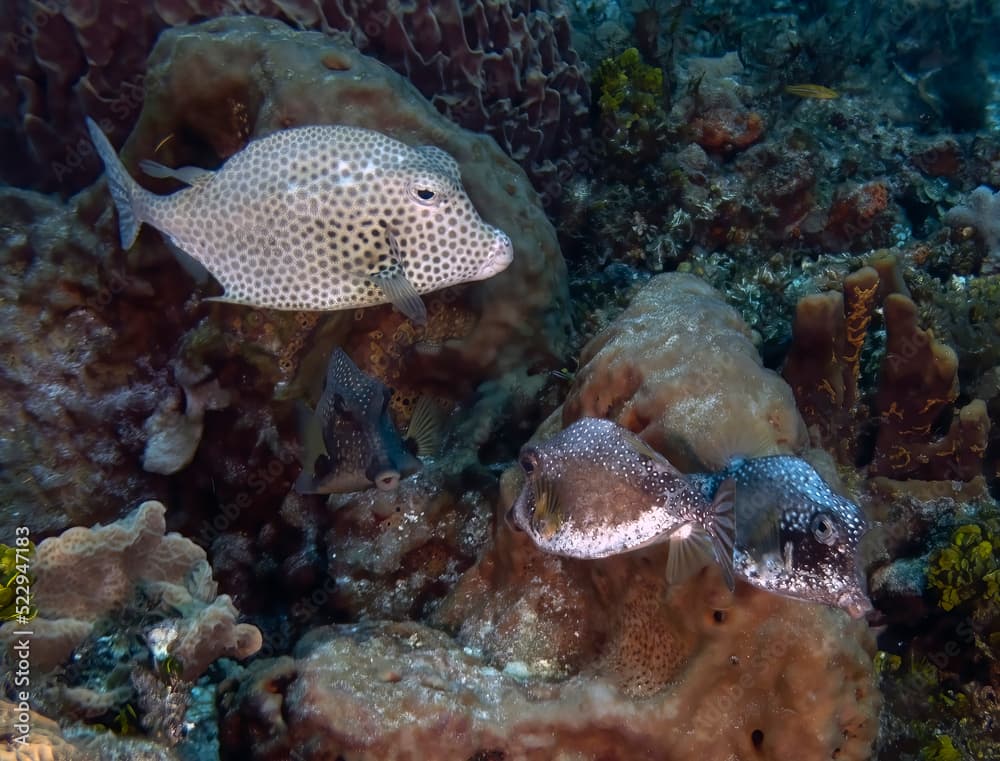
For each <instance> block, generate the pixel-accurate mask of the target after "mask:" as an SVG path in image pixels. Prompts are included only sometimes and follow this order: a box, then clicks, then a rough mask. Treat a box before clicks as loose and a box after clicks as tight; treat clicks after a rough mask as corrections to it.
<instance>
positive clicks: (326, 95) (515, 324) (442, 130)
mask: <svg viewBox="0 0 1000 761" xmlns="http://www.w3.org/2000/svg"><path fill="white" fill-rule="evenodd" d="M331 56H333V57H336V59H337V62H338V63H337V67H336V69H334V70H331V69H330V68H329V62H330V58H331ZM262 72H267V74H264V73H262ZM278 72H281V76H278V74H277V73H278ZM146 79H147V85H148V87H149V96H148V97H147V98H146V100H145V102H144V105H143V110H142V114H141V116H140V118H139V122H138V125H137V126H136V130H135V132H134V133H133V135H132V138H131V139H130V141H129V143H128V144H127V145H126V147H125V151H124V155H125V158H126V161H128V159H129V157H133V156H134V157H136V158H148V157H150V156H154V155H158V160H161V161H164V162H165V163H168V164H171V165H186V164H192V163H194V164H198V163H204V162H205V160H206V158H205V156H204V155H203V153H204V150H205V147H206V146H210V147H211V151H212V152H213V153H214V154H215V156H214V157H213V158H211V159H208V160H210V161H216V160H219V159H224V158H228V157H229V156H230V155H232V154H233V153H234V152H236V151H238V150H240V149H241V148H242V147H243V145H244V144H245V142H246V141H247V140H248V139H249V138H252V137H256V136H260V135H264V134H267V133H270V132H272V131H274V130H276V129H281V128H284V127H289V126H295V125H299V124H311V123H317V122H320V123H343V124H351V125H354V126H360V127H368V128H372V129H377V130H379V131H381V132H384V133H386V134H389V135H392V136H394V137H397V138H399V139H400V140H403V141H404V142H407V143H410V144H413V145H421V144H430V145H436V146H438V147H440V148H442V149H444V150H445V151H447V152H448V153H449V154H450V155H452V156H453V157H454V158H455V159H456V161H458V163H459V165H460V168H461V173H462V181H463V184H464V186H465V188H466V190H467V191H468V193H469V196H470V197H471V198H472V200H473V202H474V203H475V205H476V207H477V208H478V209H480V210H481V211H482V213H483V215H484V218H485V219H487V221H489V222H490V223H491V224H494V225H496V226H497V227H499V228H501V229H502V230H504V231H506V232H508V234H509V235H510V236H511V239H512V241H513V244H514V251H515V256H514V262H513V264H511V266H510V267H509V268H508V269H507V271H505V272H503V273H501V274H500V275H498V276H496V277H494V278H491V279H489V280H487V281H484V282H482V283H475V284H473V285H472V286H469V287H460V288H455V289H449V290H448V291H447V292H441V293H437V294H432V295H431V296H430V297H429V298H428V299H427V305H428V312H429V315H430V320H431V322H430V324H429V325H428V328H427V329H426V331H425V332H422V333H418V332H417V331H415V330H414V329H412V328H407V327H405V326H402V325H401V322H402V321H401V320H399V319H397V318H395V317H393V316H392V310H391V309H390V308H384V309H381V310H375V311H376V312H378V314H377V315H376V316H375V317H370V315H369V314H368V312H367V311H366V312H364V313H358V315H357V316H358V318H359V322H363V323H364V324H363V325H357V324H356V325H355V326H354V327H355V329H357V330H360V329H363V328H367V329H368V330H379V331H381V333H382V336H383V337H384V338H385V337H389V338H388V340H390V341H393V342H397V343H395V344H394V345H393V346H389V347H386V346H385V341H384V340H383V341H376V342H373V343H377V344H379V347H380V353H382V354H386V353H389V354H391V353H392V352H396V353H397V354H400V353H403V352H405V353H407V354H408V356H409V358H410V362H409V371H410V372H409V375H410V378H409V379H410V380H411V381H412V380H413V379H414V377H415V376H416V375H429V374H437V376H438V378H437V379H436V380H439V381H440V382H441V383H442V384H449V383H451V382H452V381H453V379H454V378H455V377H456V376H465V377H468V378H469V379H470V383H473V384H474V383H476V382H477V381H478V380H480V379H481V378H482V377H483V375H484V374H492V373H493V372H501V373H502V372H504V371H506V370H507V369H510V368H511V367H513V366H517V365H523V364H531V363H532V362H534V361H538V360H542V359H551V357H553V356H560V355H561V354H562V353H563V350H564V347H565V341H566V333H567V331H568V324H567V322H566V317H565V312H564V310H563V305H564V304H565V301H566V298H567V293H566V285H565V264H564V263H563V261H562V257H561V255H560V253H559V249H558V244H557V241H556V237H555V232H554V230H553V228H552V226H551V224H550V223H549V221H548V220H547V218H546V217H545V214H544V212H543V210H542V209H541V207H540V206H539V205H538V197H537V196H536V195H535V193H534V192H533V191H532V189H531V187H530V184H529V183H528V182H527V181H526V179H525V177H524V174H523V173H522V172H521V171H520V169H519V168H518V167H517V166H516V165H515V164H514V163H513V162H512V161H510V160H509V159H507V158H506V157H505V156H504V155H503V154H502V153H501V152H500V151H499V150H498V149H497V147H496V144H495V143H494V142H493V141H492V140H490V139H489V138H487V137H484V136H482V135H474V134H472V133H469V132H466V131H464V130H462V129H460V128H458V127H456V126H455V125H453V124H451V123H450V122H448V121H447V120H446V119H444V118H443V117H441V116H440V114H438V113H437V112H435V111H434V109H433V108H431V106H430V105H429V104H428V103H427V102H426V101H425V100H424V99H423V98H422V97H421V96H420V95H419V94H418V93H417V92H416V91H415V90H414V89H413V87H412V86H410V85H409V84H408V83H407V82H406V81H405V80H403V79H402V78H400V77H398V76H397V75H395V74H394V73H393V72H392V71H391V70H389V69H387V68H386V67H385V66H383V65H381V64H379V63H378V62H376V61H374V60H372V59H371V58H369V57H367V56H363V55H361V54H360V53H358V51H357V50H355V49H354V48H352V47H351V46H350V45H346V44H344V43H343V42H337V41H335V40H333V39H331V38H330V37H325V36H323V35H321V34H318V33H313V32H295V31H292V30H290V29H288V28H287V27H286V26H284V25H282V24H280V23H278V22H275V21H269V20H265V19H259V18H229V19H219V20H216V21H211V22H207V23H205V24H201V25H198V26H196V27H191V28H183V29H175V30H170V31H167V32H165V33H164V34H163V35H162V36H161V38H160V40H159V41H158V43H157V46H156V48H155V49H154V51H153V52H152V54H151V56H150V60H149V71H148V74H147V78H146ZM170 135H173V136H174V137H173V139H171V140H170V141H169V142H168V143H167V144H166V146H165V147H164V148H162V149H161V150H160V151H159V154H157V146H158V145H159V144H160V143H161V141H163V140H164V138H165V137H167V136H170ZM151 184H155V183H151ZM160 187H161V188H162V189H163V190H166V189H167V187H168V186H166V185H161V186H160ZM438 302H440V303H438ZM369 311H370V310H369ZM526 324H530V325H534V326H535V327H534V328H533V329H531V330H525V325H526ZM322 329H323V327H322V325H320V324H318V325H317V327H316V330H319V331H321V330H322ZM407 331H409V332H407ZM341 336H343V331H341ZM356 341H358V342H365V341H363V340H362V339H356ZM326 348H327V352H328V350H329V346H328V345H327V347H326ZM367 353H368V352H367V351H359V352H358V356H364V355H365V354H367ZM371 353H372V357H373V361H375V360H376V359H377V358H376V357H375V354H376V352H371ZM283 359H284V357H283ZM394 359H395V358H394ZM414 362H416V363H417V366H416V367H415V366H414ZM390 385H391V381H390Z"/></svg>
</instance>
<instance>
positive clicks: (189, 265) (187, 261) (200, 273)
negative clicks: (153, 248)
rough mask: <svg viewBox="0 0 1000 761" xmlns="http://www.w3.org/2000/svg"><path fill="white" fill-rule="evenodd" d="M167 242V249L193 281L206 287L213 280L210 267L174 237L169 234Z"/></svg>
mask: <svg viewBox="0 0 1000 761" xmlns="http://www.w3.org/2000/svg"><path fill="white" fill-rule="evenodd" d="M165 240H166V242H167V248H169V249H170V251H171V253H173V255H174V258H175V259H177V262H178V263H179V264H180V265H181V267H183V268H184V271H185V272H187V273H188V274H189V275H190V276H191V279H192V280H194V282H195V283H196V284H197V285H198V286H199V287H202V286H204V285H205V284H206V283H208V282H209V281H210V280H211V279H212V273H211V272H209V271H208V267H206V266H205V265H204V264H202V263H201V262H200V261H199V260H198V259H196V258H195V257H193V256H192V255H191V254H189V253H188V252H187V251H185V250H184V249H183V248H181V247H180V245H179V244H178V243H177V241H175V240H174V239H173V237H171V236H170V235H169V234H168V235H167V236H166V238H165ZM210 298H212V297H210ZM218 300H220V301H221V300H222V298H221V297H219V299H218Z"/></svg>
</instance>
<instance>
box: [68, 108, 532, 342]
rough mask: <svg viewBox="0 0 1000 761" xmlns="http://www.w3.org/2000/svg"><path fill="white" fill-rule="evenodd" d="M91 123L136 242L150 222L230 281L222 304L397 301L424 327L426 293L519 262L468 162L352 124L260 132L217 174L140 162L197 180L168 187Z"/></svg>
mask: <svg viewBox="0 0 1000 761" xmlns="http://www.w3.org/2000/svg"><path fill="white" fill-rule="evenodd" d="M87 128H88V130H89V131H90V136H91V139H92V140H93V142H94V145H95V147H96V148H97V152H98V155H99V156H100V157H101V160H102V161H103V162H104V166H105V169H106V171H107V176H108V185H109V187H110V190H111V195H112V197H113V199H114V201H115V206H116V207H117V208H118V222H119V228H120V233H121V242H122V247H123V248H126V249H127V248H130V247H131V246H132V244H133V243H134V242H135V239H136V236H137V235H138V233H139V227H140V225H142V223H144V222H146V223H149V224H151V225H152V226H153V227H155V228H156V229H158V230H160V231H161V232H162V233H164V234H165V235H166V236H167V237H168V238H169V239H170V241H171V242H172V243H173V244H174V245H175V246H176V247H177V248H179V249H181V250H182V251H183V252H185V253H186V254H188V255H190V256H191V257H193V258H194V259H195V260H196V261H197V262H198V263H199V264H201V265H202V266H203V267H204V268H205V269H207V270H208V272H209V273H211V274H212V275H213V276H214V277H215V278H216V279H217V280H218V281H219V282H220V283H221V285H222V286H223V288H224V289H225V292H224V293H223V295H222V296H219V297H216V298H215V300H217V301H227V302H233V303H238V304H247V305H251V306H256V307H268V308H272V309H287V310H309V311H323V310H337V309H348V308H352V307H364V306H373V305H376V304H386V303H392V304H393V305H394V306H395V307H396V308H397V309H399V310H400V311H401V312H403V313H404V314H405V315H406V316H407V317H409V318H410V319H411V320H413V321H414V322H417V323H423V322H425V321H426V318H427V311H426V308H425V306H424V303H423V301H422V300H421V298H420V294H423V293H429V292H431V291H436V290H439V289H441V288H446V287H448V286H451V285H456V284H458V283H465V282H469V281H474V280H484V279H486V278H489V277H492V276H493V275H496V274H497V273H498V272H501V271H503V270H504V269H506V268H507V266H508V265H509V264H510V263H511V261H512V258H513V246H512V244H511V240H510V238H509V237H508V236H507V234H506V233H504V232H503V231H502V230H499V229H497V228H496V227H492V226H491V225H488V224H486V223H485V222H484V221H483V220H482V218H481V217H480V216H479V213H478V212H477V211H476V208H475V207H474V206H473V204H472V201H471V200H470V199H469V196H468V195H467V194H466V193H465V190H464V189H463V188H462V182H461V176H460V174H459V169H458V164H457V162H456V161H455V160H454V159H453V158H452V157H451V156H450V155H448V154H447V153H446V152H445V151H443V150H441V149H440V148H437V147H434V146H419V147H411V146H408V145H406V144H404V143H401V142H400V141H398V140H394V139H393V138H390V137H388V136H386V135H383V134H381V133H379V132H374V131H372V130H368V129H362V128H359V127H348V126H312V127H296V128H292V129H286V130H282V131H279V132H275V133H273V134H271V135H268V136H266V137H263V138H259V139H257V140H253V141H251V142H250V143H248V144H247V146H246V147H245V148H244V149H243V150H241V151H240V152H239V153H236V154H235V155H233V156H232V157H230V158H229V160H228V161H226V163H225V164H223V165H222V166H221V167H220V168H219V169H218V170H215V171H210V170H207V169H201V168H198V167H181V168H178V169H171V168H168V167H165V166H162V165H161V164H157V163H155V162H151V161H143V162H141V166H142V168H143V171H145V172H146V173H147V174H149V175H151V176H154V177H171V178H174V179H176V180H179V181H181V182H183V183H185V184H187V185H188V186H189V187H187V188H185V189H183V190H179V191H177V192H176V193H173V194H171V195H166V196H160V195H156V194H154V193H152V192H150V191H148V190H145V189H144V188H142V187H140V186H139V184H138V183H137V182H136V181H135V180H134V179H133V178H132V177H131V176H130V175H129V174H128V172H126V170H125V167H124V166H123V165H122V163H121V161H120V160H119V158H118V155H117V154H116V153H115V151H114V149H113V148H112V147H111V144H110V143H109V142H108V140H107V138H106V137H105V136H104V133H102V132H101V130H100V128H98V126H97V125H96V124H95V123H94V122H93V121H91V120H90V119H88V120H87Z"/></svg>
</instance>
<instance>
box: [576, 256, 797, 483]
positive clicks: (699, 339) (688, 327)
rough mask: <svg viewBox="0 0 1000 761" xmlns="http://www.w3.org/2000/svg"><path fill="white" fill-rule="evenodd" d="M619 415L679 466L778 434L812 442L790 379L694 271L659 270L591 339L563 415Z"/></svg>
mask: <svg viewBox="0 0 1000 761" xmlns="http://www.w3.org/2000/svg"><path fill="white" fill-rule="evenodd" d="M583 416H591V417H605V418H611V419H614V420H616V421H617V422H619V423H621V424H622V425H624V426H625V427H626V428H628V429H630V430H632V431H634V432H635V433H638V434H640V435H641V436H642V437H643V438H644V439H645V440H646V441H647V442H648V443H649V444H650V445H652V446H653V447H654V448H655V449H657V450H659V451H661V452H663V453H664V454H665V455H666V456H667V457H668V458H669V459H670V460H671V462H673V463H675V464H676V465H677V466H678V467H680V468H681V469H688V470H694V469H697V468H699V467H702V466H703V465H705V464H711V463H717V462H718V461H719V460H720V459H722V460H724V459H725V458H727V457H729V456H730V455H732V454H733V453H734V450H735V451H740V450H742V453H743V454H746V453H748V452H752V451H756V448H757V445H758V444H759V442H762V441H763V442H770V443H772V444H774V445H775V446H777V447H779V448H781V449H783V450H785V451H788V450H795V449H797V448H800V447H801V446H803V445H804V443H805V441H806V436H805V426H804V425H803V423H802V419H801V418H800V417H799V414H798V412H797V411H796V410H795V405H794V399H793V396H792V394H791V391H790V390H789V388H788V386H787V385H786V384H785V383H783V382H782V380H781V378H780V377H778V375H777V374H775V373H773V372H772V371H770V370H767V369H766V368H764V367H763V366H762V363H761V361H760V356H759V355H758V354H757V349H756V348H755V347H754V345H753V342H752V341H751V339H750V331H749V329H748V328H747V326H746V324H745V323H744V322H743V320H742V319H740V317H739V315H738V314H737V313H736V311H735V310H734V309H732V308H731V307H729V306H727V305H726V303H725V302H724V301H723V299H722V297H721V295H720V294H719V293H718V292H717V291H715V290H714V289H713V288H712V287H711V286H709V285H708V284H707V283H705V282H704V281H702V280H700V279H699V278H697V277H695V276H693V275H683V274H666V275H660V276H658V277H655V278H653V279H652V280H651V281H650V282H649V283H648V284H647V285H646V286H645V287H643V289H642V290H641V291H640V292H639V293H638V294H637V295H636V296H635V298H634V299H633V301H632V303H631V304H630V305H629V307H628V309H626V310H625V312H624V313H623V314H622V315H621V316H620V317H619V318H618V319H617V320H616V321H615V322H614V323H613V324H612V325H611V326H609V327H608V328H607V329H606V330H605V331H604V332H602V333H601V334H600V335H598V336H597V337H595V338H594V339H593V340H591V341H590V343H588V344H587V345H586V346H585V347H584V349H583V351H582V353H581V355H580V370H579V372H578V373H577V376H576V379H575V381H574V384H573V387H572V389H570V393H569V396H568V398H567V400H566V404H565V406H564V408H563V423H564V424H569V423H571V422H573V421H574V420H576V419H578V418H580V417H583Z"/></svg>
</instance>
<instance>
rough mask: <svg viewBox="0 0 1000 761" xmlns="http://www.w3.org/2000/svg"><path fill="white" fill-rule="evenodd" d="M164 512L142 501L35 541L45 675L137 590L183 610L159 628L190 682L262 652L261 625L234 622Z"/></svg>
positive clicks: (39, 658)
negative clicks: (109, 519)
mask: <svg viewBox="0 0 1000 761" xmlns="http://www.w3.org/2000/svg"><path fill="white" fill-rule="evenodd" d="M164 514H165V508H164V507H163V505H162V504H160V503H159V502H145V503H143V504H142V505H140V506H139V507H138V508H136V510H135V511H134V512H133V513H131V514H130V515H129V516H128V517H127V518H125V519H123V520H121V521H118V522H117V523H112V524H110V525H107V526H98V527H95V528H83V527H75V528H71V529H69V530H67V531H65V532H63V534H61V535H60V536H58V537H53V538H51V539H46V540H45V541H43V542H41V543H40V544H39V545H38V550H37V553H36V555H35V562H34V565H33V567H32V571H33V573H34V574H35V582H34V584H33V586H32V594H33V602H34V604H35V605H36V606H37V608H38V618H37V619H35V621H33V626H34V628H35V631H36V637H35V640H34V642H33V645H35V644H37V647H34V646H33V650H32V666H33V668H35V669H37V670H38V672H46V671H51V670H52V669H54V668H55V667H57V666H58V665H60V664H61V663H62V662H63V661H64V660H65V659H66V657H67V656H68V655H69V654H70V652H71V651H72V650H73V649H74V648H75V647H77V646H79V645H80V644H81V643H82V642H83V640H84V639H85V638H86V637H87V636H89V634H90V632H91V630H92V629H93V623H94V622H96V621H97V620H98V619H99V618H102V617H104V616H107V615H109V614H112V613H115V612H117V611H119V610H120V609H122V608H123V607H125V606H126V605H127V604H129V603H131V602H132V601H133V600H134V599H135V597H136V594H137V591H138V590H139V589H140V587H141V589H142V591H143V594H144V595H145V596H147V597H148V598H150V599H152V600H157V601H158V602H160V603H162V605H163V608H164V610H165V611H175V612H176V611H182V612H183V614H182V616H181V617H180V618H177V619H176V620H175V621H173V623H171V624H169V625H168V624H161V625H160V626H163V627H169V628H170V630H171V632H172V638H171V641H170V645H169V652H170V653H171V654H173V655H174V656H175V657H176V658H177V659H178V661H179V662H180V663H181V665H182V672H181V676H183V677H184V678H185V679H188V680H193V679H195V678H196V677H198V676H199V675H200V674H201V673H203V672H204V671H205V669H206V668H208V666H209V665H210V664H211V663H212V662H213V661H215V660H216V659H217V658H221V657H224V656H226V657H235V658H245V657H247V656H249V655H252V654H253V653H255V652H256V651H257V650H259V649H260V646H261V635H260V632H259V631H258V630H257V628H256V627H255V626H251V625H250V624H238V623H236V620H237V617H238V613H237V611H236V608H235V607H234V606H233V604H232V601H231V600H230V598H229V597H228V596H227V595H221V596H218V597H217V596H216V585H215V582H214V581H213V580H212V571H211V568H210V567H209V565H208V562H207V561H206V559H205V551H204V550H203V549H201V548H200V547H198V545H196V544H194V543H193V542H191V541H189V540H187V539H185V538H184V537H182V536H180V535H179V534H166V535H164V531H165V528H166V526H165V522H164ZM154 607H155V606H154ZM17 628H18V627H17V626H15V625H13V624H5V625H4V626H2V627H0V641H3V643H4V645H5V647H7V648H9V647H10V646H11V645H12V644H13V642H14V641H15V639H16V637H15V635H14V630H15V629H17ZM68 633H73V636H67V634H68ZM59 644H61V645H62V648H63V649H61V650H60V649H59V648H58V647H57V645H59Z"/></svg>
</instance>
